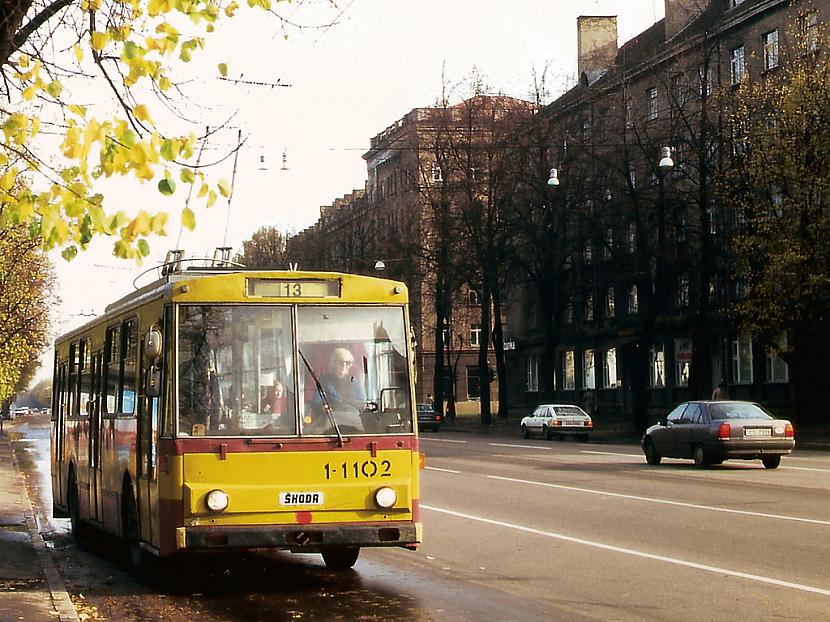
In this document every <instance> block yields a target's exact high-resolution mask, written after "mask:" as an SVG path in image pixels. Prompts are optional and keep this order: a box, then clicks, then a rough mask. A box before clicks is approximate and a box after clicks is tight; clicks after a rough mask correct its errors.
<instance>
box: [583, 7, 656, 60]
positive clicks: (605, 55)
mask: <svg viewBox="0 0 830 622" xmlns="http://www.w3.org/2000/svg"><path fill="white" fill-rule="evenodd" d="M666 1H667V2H668V0H666ZM576 33H577V36H576V44H577V53H578V60H577V71H578V72H579V75H580V76H581V75H582V74H583V73H585V72H586V71H598V70H600V69H608V68H610V67H611V65H613V64H614V61H615V60H616V58H617V16H616V15H611V16H604V17H603V16H594V17H591V16H585V15H582V16H580V17H577V18H576Z"/></svg>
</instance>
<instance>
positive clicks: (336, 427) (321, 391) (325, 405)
mask: <svg viewBox="0 0 830 622" xmlns="http://www.w3.org/2000/svg"><path fill="white" fill-rule="evenodd" d="M297 352H299V353H300V358H301V359H303V363H305V366H306V369H308V373H310V374H311V377H312V378H314V384H315V385H316V386H317V393H319V394H320V399H321V400H322V401H323V410H324V411H326V414H327V415H328V417H329V421H331V424H332V425H333V426H334V431H335V432H337V442H338V444H339V446H340V447H343V435H342V434H341V433H340V426H339V425H337V420H336V419H335V418H334V413H333V412H332V410H331V404H329V398H328V396H327V395H326V391H325V390H324V389H323V385H322V384H320V379H319V378H318V377H317V374H315V373H314V370H313V369H312V368H311V364H310V363H309V362H308V359H307V358H306V357H305V354H303V351H302V350H300V349H299V348H297Z"/></svg>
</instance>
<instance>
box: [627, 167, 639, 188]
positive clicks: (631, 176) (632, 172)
mask: <svg viewBox="0 0 830 622" xmlns="http://www.w3.org/2000/svg"><path fill="white" fill-rule="evenodd" d="M628 181H630V182H631V187H632V188H635V189H636V188H637V166H636V165H635V164H634V162H629V163H628Z"/></svg>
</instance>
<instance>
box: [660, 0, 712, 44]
mask: <svg viewBox="0 0 830 622" xmlns="http://www.w3.org/2000/svg"><path fill="white" fill-rule="evenodd" d="M665 3H666V40H668V39H671V38H672V37H673V36H674V35H676V34H677V33H678V32H680V31H681V30H683V29H684V28H685V27H686V26H687V25H688V24H689V22H691V21H692V20H693V19H694V18H696V17H697V16H698V15H700V14H701V13H703V10H704V9H705V8H706V7H707V6H708V5H709V3H710V0H665Z"/></svg>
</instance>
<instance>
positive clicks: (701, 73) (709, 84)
mask: <svg viewBox="0 0 830 622" xmlns="http://www.w3.org/2000/svg"><path fill="white" fill-rule="evenodd" d="M698 78H699V79H700V97H701V98H702V99H706V98H707V97H709V96H710V95H711V94H712V93H713V92H714V90H715V70H714V68H713V67H711V66H710V65H708V64H706V65H701V67H700V69H699V70H698Z"/></svg>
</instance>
